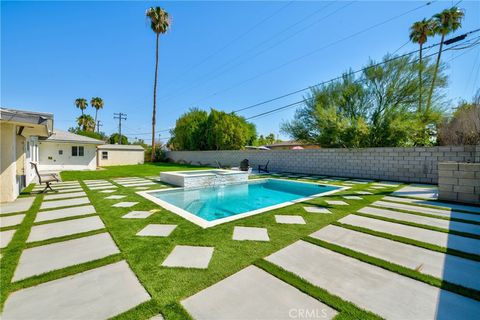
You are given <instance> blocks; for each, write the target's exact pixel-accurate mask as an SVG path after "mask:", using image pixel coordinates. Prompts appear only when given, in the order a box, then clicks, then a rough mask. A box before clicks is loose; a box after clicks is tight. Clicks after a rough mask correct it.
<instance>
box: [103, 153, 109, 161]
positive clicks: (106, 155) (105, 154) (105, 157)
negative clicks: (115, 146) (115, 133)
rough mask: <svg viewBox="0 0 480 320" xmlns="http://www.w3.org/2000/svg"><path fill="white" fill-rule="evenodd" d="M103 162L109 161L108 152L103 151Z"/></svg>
mask: <svg viewBox="0 0 480 320" xmlns="http://www.w3.org/2000/svg"><path fill="white" fill-rule="evenodd" d="M102 160H108V151H102Z"/></svg>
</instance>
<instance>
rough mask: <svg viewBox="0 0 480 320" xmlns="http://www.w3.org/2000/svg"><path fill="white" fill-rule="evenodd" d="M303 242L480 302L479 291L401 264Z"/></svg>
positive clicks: (308, 239)
mask: <svg viewBox="0 0 480 320" xmlns="http://www.w3.org/2000/svg"><path fill="white" fill-rule="evenodd" d="M302 240H304V241H306V242H309V243H312V244H315V245H317V246H320V247H323V248H326V249H328V250H331V251H335V252H337V253H340V254H343V255H345V256H349V257H352V258H355V259H357V260H360V261H363V262H366V263H368V264H371V265H374V266H377V267H380V268H383V269H385V270H388V271H392V272H395V273H398V274H401V275H402V276H406V277H409V278H412V279H415V280H418V281H422V282H425V283H427V284H429V285H432V286H435V287H438V288H441V289H445V290H448V291H452V292H455V293H458V294H460V295H463V296H466V297H469V298H472V299H475V300H479V301H480V291H478V290H475V289H470V288H467V287H464V286H461V285H458V284H454V283H451V282H448V281H445V280H442V279H439V278H436V277H434V276H431V275H428V274H424V273H421V272H418V271H416V270H413V269H410V268H407V267H404V266H401V265H399V264H396V263H393V262H389V261H387V260H383V259H380V258H376V257H373V256H370V255H367V254H364V253H360V252H357V251H354V250H351V249H348V248H345V247H342V246H339V245H336V244H333V243H329V242H326V241H323V240H320V239H315V238H311V237H305V238H303V239H302Z"/></svg>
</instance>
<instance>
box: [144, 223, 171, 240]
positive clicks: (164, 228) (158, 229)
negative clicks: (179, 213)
mask: <svg viewBox="0 0 480 320" xmlns="http://www.w3.org/2000/svg"><path fill="white" fill-rule="evenodd" d="M176 227H177V225H176V224H149V225H147V226H146V227H145V228H143V229H142V230H140V231H139V232H137V234H136V235H137V236H142V237H168V236H169V235H170V234H171V233H172V232H173V230H175V228H176Z"/></svg>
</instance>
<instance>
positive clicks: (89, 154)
mask: <svg viewBox="0 0 480 320" xmlns="http://www.w3.org/2000/svg"><path fill="white" fill-rule="evenodd" d="M104 143H105V142H103V141H101V140H97V139H93V138H89V137H85V136H81V135H78V134H75V133H71V132H68V131H62V130H54V132H53V134H52V135H51V136H50V137H48V138H46V139H40V148H39V149H40V150H39V162H38V168H39V169H40V170H42V171H61V170H95V169H96V168H97V146H98V145H101V144H104Z"/></svg>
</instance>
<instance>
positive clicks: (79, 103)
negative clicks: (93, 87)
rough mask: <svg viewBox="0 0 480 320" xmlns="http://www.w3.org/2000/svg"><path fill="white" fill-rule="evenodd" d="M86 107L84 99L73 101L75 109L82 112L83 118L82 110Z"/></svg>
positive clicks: (86, 103)
mask: <svg viewBox="0 0 480 320" xmlns="http://www.w3.org/2000/svg"><path fill="white" fill-rule="evenodd" d="M87 106H88V102H87V99H84V98H77V99H75V107H77V108H78V109H80V111H81V112H82V116H83V110H85V109H87Z"/></svg>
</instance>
